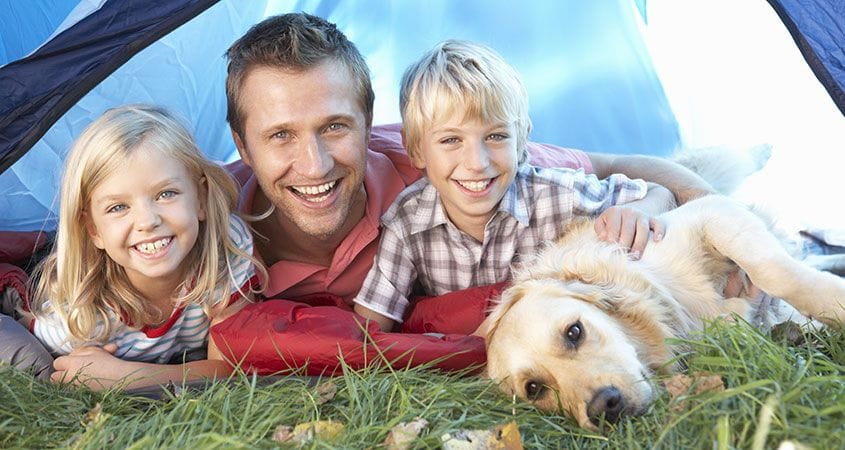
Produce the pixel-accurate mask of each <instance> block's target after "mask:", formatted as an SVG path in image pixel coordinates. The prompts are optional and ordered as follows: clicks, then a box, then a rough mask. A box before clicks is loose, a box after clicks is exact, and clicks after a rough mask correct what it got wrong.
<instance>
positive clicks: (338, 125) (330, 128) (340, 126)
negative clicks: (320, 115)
mask: <svg viewBox="0 0 845 450" xmlns="http://www.w3.org/2000/svg"><path fill="white" fill-rule="evenodd" d="M326 129H327V130H328V131H340V130H343V129H346V125H344V124H342V123H337V122H335V123H331V124H329V126H328V127H326Z"/></svg>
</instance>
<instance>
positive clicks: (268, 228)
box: [226, 13, 712, 306]
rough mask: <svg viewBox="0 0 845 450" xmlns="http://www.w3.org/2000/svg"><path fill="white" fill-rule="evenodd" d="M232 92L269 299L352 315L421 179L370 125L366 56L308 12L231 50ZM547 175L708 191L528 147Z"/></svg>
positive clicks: (615, 163)
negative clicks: (306, 302)
mask: <svg viewBox="0 0 845 450" xmlns="http://www.w3.org/2000/svg"><path fill="white" fill-rule="evenodd" d="M227 57H228V59H229V66H228V77H227V82H226V94H227V99H228V117H227V119H228V120H229V124H230V127H231V130H232V136H233V138H234V140H235V143H236V145H237V148H238V151H239V153H240V155H241V158H242V161H240V162H237V163H234V164H233V165H232V166H230V168H231V169H232V171H233V172H234V173H235V174H236V175H237V177H238V178H239V179H240V181H241V182H242V184H243V192H242V197H241V208H242V210H243V211H244V212H247V213H249V214H253V215H258V216H262V217H263V219H261V220H258V221H256V222H253V227H254V229H255V234H256V240H255V242H256V249H257V251H258V253H259V255H260V257H261V258H262V259H263V261H264V262H265V264H267V266H268V269H269V276H270V279H269V281H268V283H267V286H266V290H265V293H264V294H265V296H267V297H268V298H274V297H276V298H288V299H295V298H300V297H303V296H309V295H313V294H324V293H328V294H333V295H334V296H337V298H340V299H342V300H341V302H342V303H345V304H346V305H347V306H348V305H350V304H351V301H352V298H354V296H355V294H356V293H357V292H358V290H359V289H360V288H361V285H362V284H363V281H364V278H365V277H366V274H367V272H368V270H369V269H370V266H371V265H372V262H373V257H374V256H375V252H376V249H377V247H378V241H379V232H380V228H379V219H380V217H381V215H382V214H383V213H384V212H385V211H386V210H387V208H388V207H389V206H390V204H391V203H392V202H393V200H394V199H395V198H396V196H397V195H398V194H399V192H401V191H402V190H403V189H404V188H405V187H406V186H408V185H410V184H411V183H413V182H414V181H416V180H417V179H418V178H419V177H420V172H419V171H418V170H417V169H415V168H414V166H413V165H412V164H411V162H410V161H409V159H408V157H407V155H406V154H405V152H404V150H403V148H402V140H401V135H400V131H399V127H398V126H395V125H394V126H388V127H373V126H372V117H373V99H374V93H373V90H372V86H371V83H370V74H369V70H368V68H367V65H366V62H365V61H364V59H363V57H362V56H361V54H360V53H359V52H358V50H357V49H356V48H355V46H354V45H353V44H352V43H351V42H349V40H347V38H346V36H344V35H343V33H341V32H340V30H338V29H337V28H336V27H335V25H334V24H331V23H329V22H327V21H325V20H323V19H321V18H319V17H315V16H312V15H308V14H305V13H291V14H285V15H280V16H275V17H271V18H268V19H266V20H264V21H263V22H261V23H259V24H257V25H255V26H254V27H253V28H251V29H250V30H249V31H248V32H247V33H246V34H245V35H244V36H243V37H242V38H241V39H239V40H238V41H236V42H235V43H234V44H233V45H232V47H231V48H230V49H229V51H228V52H227ZM529 154H531V156H532V158H531V159H532V162H534V163H535V164H538V165H541V166H560V167H572V168H584V169H585V170H586V171H587V172H594V173H596V174H597V175H598V176H599V177H600V178H604V177H606V176H608V175H609V174H611V173H624V174H626V175H628V176H629V177H631V178H644V179H646V180H648V181H653V182H657V183H660V184H663V185H664V186H666V187H667V188H669V189H670V190H671V191H672V192H673V193H674V194H675V197H676V199H677V200H678V203H684V202H685V201H687V200H689V199H691V198H694V197H697V196H700V195H703V194H706V193H710V192H712V190H711V188H710V187H709V185H707V183H706V182H704V181H703V180H701V179H700V178H699V177H697V176H696V175H694V174H693V173H692V172H689V171H688V170H686V169H684V168H682V167H680V166H678V165H675V164H673V163H670V162H668V161H665V160H661V159H659V158H652V157H645V156H620V157H614V156H610V155H596V154H590V155H588V154H586V153H583V152H580V151H577V150H569V149H563V148H558V147H553V146H548V145H540V144H534V143H530V144H529Z"/></svg>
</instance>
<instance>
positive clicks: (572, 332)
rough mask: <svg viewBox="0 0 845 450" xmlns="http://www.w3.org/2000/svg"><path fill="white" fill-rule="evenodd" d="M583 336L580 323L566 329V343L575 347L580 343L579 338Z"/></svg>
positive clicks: (582, 328)
mask: <svg viewBox="0 0 845 450" xmlns="http://www.w3.org/2000/svg"><path fill="white" fill-rule="evenodd" d="M583 336H584V327H583V325H581V321H580V320H579V321H577V322H575V323H573V324H572V325H570V326H569V328H567V329H566V341H567V342H568V343H569V344H570V345H572V346H577V345H578V343H579V342H581V338H582V337H583Z"/></svg>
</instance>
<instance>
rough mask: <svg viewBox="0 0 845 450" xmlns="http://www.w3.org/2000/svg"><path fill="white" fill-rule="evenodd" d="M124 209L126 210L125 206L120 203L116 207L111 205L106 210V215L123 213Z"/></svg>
mask: <svg viewBox="0 0 845 450" xmlns="http://www.w3.org/2000/svg"><path fill="white" fill-rule="evenodd" d="M126 208H127V206H126V205H124V204H122V203H121V204H118V205H113V206H110V207H109V208H108V209H107V210H106V214H114V213H119V212H122V211H124V210H125V209H126Z"/></svg>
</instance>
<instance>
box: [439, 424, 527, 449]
mask: <svg viewBox="0 0 845 450" xmlns="http://www.w3.org/2000/svg"><path fill="white" fill-rule="evenodd" d="M440 439H441V440H442V441H443V449H444V450H493V449H497V450H498V449H506V450H522V438H521V437H520V435H519V426H518V425H517V424H516V422H509V423H506V424H504V425H498V426H496V427H494V428H493V429H491V430H458V431H456V432H455V433H454V434H451V433H446V434H444V435H443V436H442V437H441V438H440Z"/></svg>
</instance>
